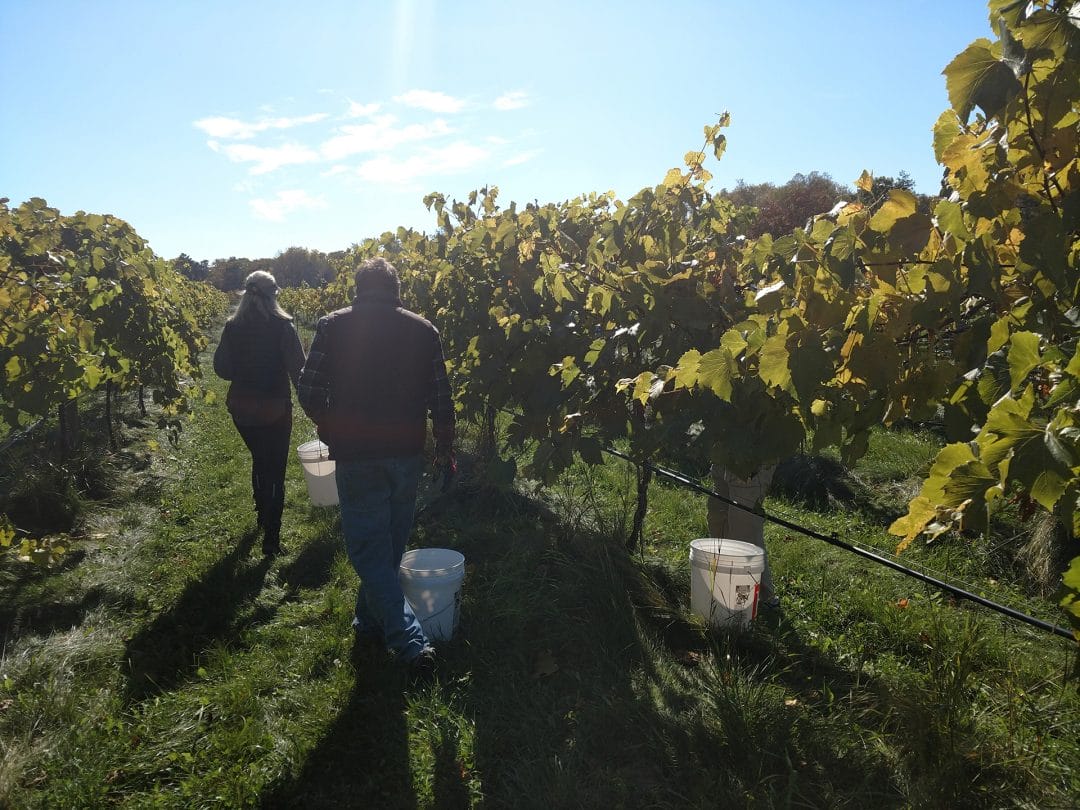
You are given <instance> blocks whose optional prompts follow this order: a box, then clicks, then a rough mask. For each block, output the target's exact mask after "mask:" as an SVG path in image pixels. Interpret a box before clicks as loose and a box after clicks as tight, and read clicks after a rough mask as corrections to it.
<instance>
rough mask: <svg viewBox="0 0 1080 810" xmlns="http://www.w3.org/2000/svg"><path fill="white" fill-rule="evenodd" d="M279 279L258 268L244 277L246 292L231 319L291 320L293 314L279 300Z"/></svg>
mask: <svg viewBox="0 0 1080 810" xmlns="http://www.w3.org/2000/svg"><path fill="white" fill-rule="evenodd" d="M277 294H278V285H277V280H276V279H275V278H274V277H273V276H272V275H270V274H269V273H267V272H266V271H265V270H256V271H255V272H254V273H251V274H250V275H249V276H248V277H247V278H245V279H244V293H243V295H241V296H240V303H239V305H237V307H236V312H235V313H234V314H233V316H232V317H231V318H229V320H230V321H250V320H256V319H259V320H264V321H265V320H270V319H271V318H281V319H282V320H283V321H291V320H292V315H290V314H289V313H288V312H286V311H285V310H283V309H282V308H281V304H279V303H278V302H277Z"/></svg>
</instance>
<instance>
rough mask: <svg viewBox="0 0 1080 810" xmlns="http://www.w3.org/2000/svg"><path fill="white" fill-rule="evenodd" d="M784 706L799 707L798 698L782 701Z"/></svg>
mask: <svg viewBox="0 0 1080 810" xmlns="http://www.w3.org/2000/svg"><path fill="white" fill-rule="evenodd" d="M784 705H785V706H798V705H799V699H798V698H788V699H787V700H785V701H784Z"/></svg>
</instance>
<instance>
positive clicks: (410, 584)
mask: <svg viewBox="0 0 1080 810" xmlns="http://www.w3.org/2000/svg"><path fill="white" fill-rule="evenodd" d="M398 576H399V579H400V580H401V589H402V590H403V591H404V592H405V598H406V599H408V600H409V604H410V605H412V609H413V613H415V614H416V618H417V619H419V620H420V626H421V627H423V628H424V635H426V636H427V637H428V638H429V639H433V640H435V641H449V640H450V639H451V638H452V637H453V635H454V631H455V630H456V629H457V625H458V618H459V616H460V612H461V582H462V580H463V579H464V578H465V557H464V556H463V555H461V554H459V553H458V552H456V551H453V550H451V549H448V548H418V549H413V550H412V551H406V552H405V554H404V556H402V558H401V567H400V568H399V569H398Z"/></svg>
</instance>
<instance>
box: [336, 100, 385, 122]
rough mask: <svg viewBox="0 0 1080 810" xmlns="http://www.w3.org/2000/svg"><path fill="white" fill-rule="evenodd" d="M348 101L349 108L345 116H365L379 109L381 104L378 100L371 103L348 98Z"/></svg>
mask: <svg viewBox="0 0 1080 810" xmlns="http://www.w3.org/2000/svg"><path fill="white" fill-rule="evenodd" d="M348 101H349V109H348V111H347V112H346V113H345V117H346V118H367V117H368V116H371V115H374V114H375V113H377V112H378V111H379V108H380V107H381V106H382V105H381V104H379V103H378V102H374V103H372V104H361V103H359V102H357V101H353V100H352V99H349V100H348Z"/></svg>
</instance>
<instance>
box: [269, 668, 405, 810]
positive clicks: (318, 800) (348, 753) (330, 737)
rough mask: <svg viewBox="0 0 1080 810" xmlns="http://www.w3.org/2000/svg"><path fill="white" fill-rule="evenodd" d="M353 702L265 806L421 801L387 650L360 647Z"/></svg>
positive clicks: (394, 806) (396, 809)
mask: <svg viewBox="0 0 1080 810" xmlns="http://www.w3.org/2000/svg"><path fill="white" fill-rule="evenodd" d="M353 660H354V663H355V665H356V670H357V674H356V684H355V686H354V688H353V691H352V693H351V694H350V695H349V702H348V703H347V704H346V705H345V706H344V707H342V709H341V712H340V713H339V714H338V716H337V718H336V719H335V720H334V722H333V724H331V726H330V727H329V728H328V729H327V731H326V733H325V734H324V735H323V737H322V739H321V740H320V741H319V743H318V744H317V745H316V746H315V748H314V750H312V751H311V752H309V754H308V755H307V758H306V760H305V763H304V767H303V769H302V770H301V772H300V773H299V774H298V775H297V776H296V777H295V778H294V779H291V780H289V781H286V782H282V783H280V784H278V785H276V786H275V787H274V788H273V789H271V790H270V791H269V792H268V793H266V794H265V795H264V796H263V797H262V801H261V805H262V807H264V808H268V810H277V808H304V810H319V809H320V808H343V807H371V808H376V807H377V808H387V810H412V808H415V807H416V806H417V804H416V794H415V791H414V790H413V787H412V784H411V776H410V771H409V736H408V729H407V726H406V700H405V694H404V693H403V692H402V685H403V683H404V680H403V677H402V672H401V671H400V668H398V667H396V666H395V665H394V664H393V662H391V661H390V660H389V659H388V658H387V656H386V655H385V654H383V653H382V652H381V651H376V650H373V649H371V648H370V647H368V648H361V649H355V650H354V651H353Z"/></svg>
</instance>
